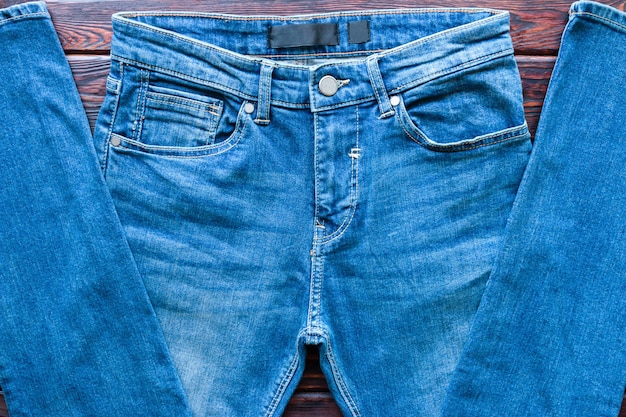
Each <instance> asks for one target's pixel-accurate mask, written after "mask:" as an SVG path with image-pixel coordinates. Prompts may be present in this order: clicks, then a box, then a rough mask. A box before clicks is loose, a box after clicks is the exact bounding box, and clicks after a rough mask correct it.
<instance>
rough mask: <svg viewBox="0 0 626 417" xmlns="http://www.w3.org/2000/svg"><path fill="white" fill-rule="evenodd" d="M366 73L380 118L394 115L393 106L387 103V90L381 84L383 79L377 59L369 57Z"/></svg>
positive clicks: (383, 84)
mask: <svg viewBox="0 0 626 417" xmlns="http://www.w3.org/2000/svg"><path fill="white" fill-rule="evenodd" d="M367 72H368V73H369V76H370V83H372V88H373V89H374V94H376V100H378V107H379V108H380V113H381V114H380V118H381V119H383V118H385V117H390V116H393V115H394V114H395V111H394V109H393V106H392V105H391V102H390V101H389V94H387V88H386V87H385V83H384V82H383V77H382V75H381V73H380V68H379V67H378V59H377V57H375V56H374V57H371V58H369V59H368V60H367Z"/></svg>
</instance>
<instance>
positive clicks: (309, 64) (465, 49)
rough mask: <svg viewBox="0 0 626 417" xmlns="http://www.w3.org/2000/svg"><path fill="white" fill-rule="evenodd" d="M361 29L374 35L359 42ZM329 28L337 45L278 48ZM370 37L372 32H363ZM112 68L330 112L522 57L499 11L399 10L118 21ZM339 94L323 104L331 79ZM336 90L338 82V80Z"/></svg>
mask: <svg viewBox="0 0 626 417" xmlns="http://www.w3.org/2000/svg"><path fill="white" fill-rule="evenodd" d="M354 22H367V23H357V25H360V27H361V29H362V30H364V31H365V33H361V34H360V39H359V40H358V42H351V40H350V36H349V34H348V33H347V32H349V31H348V30H347V29H349V25H350V24H354ZM296 24H322V25H323V24H326V25H328V24H330V25H335V26H334V27H336V28H338V29H337V30H338V32H339V33H338V34H337V42H336V43H337V44H336V45H318V46H307V47H299V48H271V47H270V46H272V45H271V44H269V41H268V33H269V31H271V28H273V27H277V26H286V25H296ZM364 28H365V29H364ZM113 32H114V34H113V40H112V44H111V55H112V58H113V59H115V60H118V61H120V62H125V63H127V64H131V65H136V66H139V67H142V68H146V69H151V70H156V71H161V72H164V73H169V74H172V75H176V76H178V77H182V78H185V79H188V80H190V81H193V82H196V83H200V84H202V85H206V86H208V87H210V88H214V89H218V90H220V91H224V92H227V93H230V94H234V95H237V96H239V97H242V98H243V99H246V100H251V101H262V100H266V101H268V103H270V104H271V105H272V106H274V105H277V106H284V107H297V108H306V107H310V108H311V110H312V111H322V110H326V109H330V108H334V107H339V106H345V105H352V104H359V103H362V102H365V101H369V100H378V102H379V105H380V107H381V111H382V112H383V113H385V112H389V111H391V107H390V105H389V100H388V97H389V95H391V94H394V93H398V92H401V91H403V90H405V89H408V88H411V87H414V86H417V85H419V84H421V83H424V82H427V81H429V80H432V79H433V78H436V77H440V76H443V75H446V74H449V73H452V72H455V71H458V70H461V69H463V68H467V67H470V66H473V65H477V64H479V63H481V62H485V61H487V60H490V59H494V58H497V57H498V56H504V55H508V54H512V53H513V46H512V42H511V38H510V35H509V13H508V12H506V11H499V10H491V9H477V8H467V9H446V8H440V9H439V8H436V9H400V10H377V11H367V12H337V13H327V14H319V15H303V16H234V15H223V14H209V13H187V12H122V13H117V14H115V15H114V16H113ZM328 75H330V76H332V77H334V79H335V80H337V82H338V86H339V87H338V90H337V91H336V92H335V93H334V94H332V95H328V94H322V92H321V91H320V88H319V83H320V80H321V79H322V78H323V77H324V76H328ZM331 80H332V79H331Z"/></svg>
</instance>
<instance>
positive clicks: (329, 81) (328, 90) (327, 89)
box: [318, 75, 339, 97]
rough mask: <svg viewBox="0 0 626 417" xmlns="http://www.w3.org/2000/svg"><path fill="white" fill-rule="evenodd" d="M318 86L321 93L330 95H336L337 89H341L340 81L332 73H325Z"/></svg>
mask: <svg viewBox="0 0 626 417" xmlns="http://www.w3.org/2000/svg"><path fill="white" fill-rule="evenodd" d="M318 88H319V90H320V93H322V94H324V95H325V96H326V97H330V96H334V95H335V93H336V92H337V90H339V83H338V82H337V79H336V78H335V77H333V76H332V75H324V76H323V77H322V79H321V80H320V82H319V84H318Z"/></svg>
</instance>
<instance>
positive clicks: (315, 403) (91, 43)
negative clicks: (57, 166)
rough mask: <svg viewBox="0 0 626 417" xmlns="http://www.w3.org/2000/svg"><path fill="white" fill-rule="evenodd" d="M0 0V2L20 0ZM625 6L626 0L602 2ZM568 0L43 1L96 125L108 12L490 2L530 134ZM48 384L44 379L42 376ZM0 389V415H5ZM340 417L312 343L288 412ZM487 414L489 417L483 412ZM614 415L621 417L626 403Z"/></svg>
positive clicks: (296, 10)
mask: <svg viewBox="0 0 626 417" xmlns="http://www.w3.org/2000/svg"><path fill="white" fill-rule="evenodd" d="M21 2H22V1H20V0H17V1H16V0H0V8H1V7H7V6H10V5H13V4H17V3H21ZM602 2H603V3H606V4H609V5H611V6H613V7H616V8H618V9H620V10H624V5H625V4H626V0H607V1H602ZM570 3H571V2H570V1H567V0H557V1H549V0H529V1H522V0H507V1H502V0H470V1H458V0H457V1H455V0H419V1H417V0H403V1H400V0H391V1H384V0H341V1H338V0H295V1H288V0H230V1H225V0H197V1H194V0H179V1H167V0H124V1H121V0H104V1H97V0H62V1H48V2H47V4H48V8H49V10H50V14H51V15H52V19H53V22H54V25H55V27H56V29H57V32H58V34H59V38H60V39H61V43H62V44H63V48H64V50H65V52H66V54H67V58H68V60H69V62H70V65H71V67H72V71H73V72H74V78H75V79H76V83H77V84H78V89H79V91H80V94H81V97H82V100H83V103H84V106H85V110H86V112H87V114H88V116H89V121H90V123H91V125H92V126H93V123H94V120H95V118H96V116H97V113H98V109H99V107H100V103H101V102H102V99H103V97H104V93H105V79H106V76H107V71H108V66H109V57H108V53H109V42H110V39H111V24H110V21H111V15H112V14H113V13H115V12H117V11H122V10H191V11H203V12H221V13H233V14H249V15H251V14H254V15H259V14H260V15H267V14H279V15H286V14H303V13H318V12H331V11H340V10H363V9H381V8H396V7H397V8H406V7H435V6H441V7H457V6H463V7H492V8H498V9H506V10H509V11H510V12H511V26H512V37H513V42H514V45H515V53H516V56H517V62H518V65H519V68H520V72H521V75H522V80H523V86H524V106H525V110H526V117H527V119H528V124H529V126H530V130H531V132H532V133H533V134H534V132H535V129H536V127H537V122H538V119H539V113H540V110H541V106H542V103H543V97H544V95H545V92H546V88H547V86H548V80H549V78H550V74H551V71H552V67H553V66H554V62H555V59H556V54H557V51H558V47H559V41H560V36H561V33H562V31H563V27H564V26H565V23H566V22H567V12H568V9H569V6H570ZM41 383H42V384H45V383H46V381H41ZM8 415H9V414H8V412H7V410H6V405H5V404H4V400H3V398H2V396H1V395H0V417H7V416H8ZM305 416H307V417H312V416H323V417H340V416H341V413H340V412H339V409H338V408H337V406H336V405H335V403H334V401H333V400H332V397H331V396H330V393H329V392H328V387H327V386H326V382H325V380H324V377H323V375H322V373H321V371H320V368H319V365H318V362H317V352H316V351H315V350H314V349H311V351H310V352H309V355H308V358H307V367H306V372H305V375H304V379H303V380H302V382H301V384H300V386H299V387H298V390H297V392H296V394H295V395H294V397H293V398H292V400H291V402H290V403H289V406H288V409H287V411H286V413H285V417H305ZM488 417H491V416H488ZM619 417H626V402H625V405H623V406H622V411H621V412H620V415H619Z"/></svg>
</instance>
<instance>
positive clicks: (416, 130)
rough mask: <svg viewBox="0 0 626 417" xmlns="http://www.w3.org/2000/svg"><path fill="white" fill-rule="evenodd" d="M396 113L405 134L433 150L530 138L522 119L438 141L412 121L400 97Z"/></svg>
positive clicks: (448, 150)
mask: <svg viewBox="0 0 626 417" xmlns="http://www.w3.org/2000/svg"><path fill="white" fill-rule="evenodd" d="M396 115H397V117H398V119H399V122H400V124H401V125H402V128H403V129H404V131H405V133H406V134H407V136H409V137H410V138H411V139H412V140H413V141H415V142H417V143H418V144H420V145H422V146H423V147H425V148H427V149H430V150H433V151H439V152H459V151H466V150H471V149H475V148H479V147H482V146H488V145H495V144H497V143H500V142H504V141H508V140H515V139H525V140H528V139H530V132H529V131H528V126H527V124H526V122H525V121H524V122H523V123H522V124H520V125H517V126H513V127H510V128H504V129H501V130H498V131H495V132H490V133H486V134H482V135H478V136H473V137H467V138H464V139H460V140H458V138H456V137H453V139H452V140H450V141H446V142H438V141H436V140H433V139H431V138H430V137H429V136H428V135H427V134H426V133H425V132H424V130H422V129H421V128H420V127H419V126H417V125H416V124H415V123H414V122H413V120H412V119H411V116H410V114H409V113H408V112H407V110H406V107H405V106H404V102H403V100H402V99H400V102H399V104H398V106H396ZM448 137H450V136H448Z"/></svg>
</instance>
